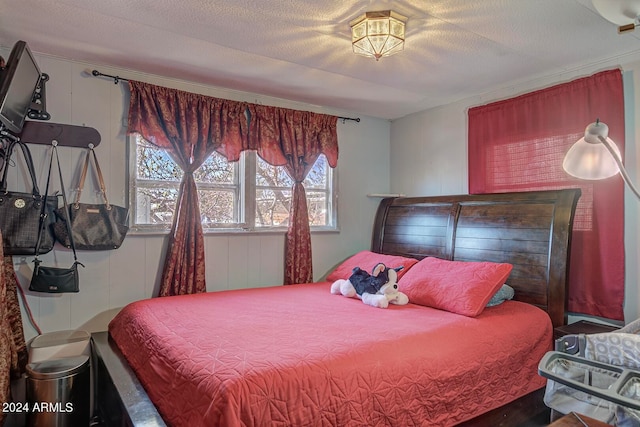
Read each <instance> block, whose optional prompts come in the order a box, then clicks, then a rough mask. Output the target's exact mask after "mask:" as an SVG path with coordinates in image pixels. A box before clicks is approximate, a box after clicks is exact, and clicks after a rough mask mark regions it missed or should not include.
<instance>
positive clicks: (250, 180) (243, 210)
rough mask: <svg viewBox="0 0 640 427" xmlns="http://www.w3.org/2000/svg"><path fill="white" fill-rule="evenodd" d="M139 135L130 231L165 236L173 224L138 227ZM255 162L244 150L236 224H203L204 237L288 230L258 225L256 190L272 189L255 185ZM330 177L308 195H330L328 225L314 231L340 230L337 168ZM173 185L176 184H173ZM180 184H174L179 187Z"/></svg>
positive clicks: (131, 153)
mask: <svg viewBox="0 0 640 427" xmlns="http://www.w3.org/2000/svg"><path fill="white" fill-rule="evenodd" d="M137 138H138V136H137V135H130V136H129V137H128V138H127V145H128V150H127V151H128V157H129V161H128V165H129V173H128V181H129V182H128V192H129V194H128V199H129V206H130V210H131V212H130V215H129V216H130V218H131V220H130V221H131V228H130V232H133V233H141V234H166V233H169V231H170V229H171V224H136V223H135V221H136V215H137V201H136V200H135V197H136V196H135V195H136V188H137V187H139V186H140V184H139V182H138V179H137V171H136V148H137ZM256 159H257V154H256V152H255V151H244V152H243V153H242V154H241V157H240V161H238V162H235V163H234V165H235V167H236V171H235V172H236V173H235V177H236V180H237V187H236V188H237V189H238V190H237V194H236V195H237V200H238V203H237V205H236V206H235V210H237V212H235V213H234V215H236V218H237V222H234V223H226V224H215V225H212V224H203V232H204V233H205V234H215V233H235V232H251V233H265V232H266V233H269V232H283V231H286V229H287V227H284V226H273V227H269V226H266V227H265V226H255V216H256V213H255V209H256V190H257V189H258V188H269V187H262V186H257V185H256ZM327 169H328V176H327V177H326V182H327V185H326V188H325V189H324V190H322V189H317V188H313V189H306V190H307V193H309V192H317V191H320V192H325V193H326V194H327V217H326V221H327V225H323V226H317V225H312V226H311V231H312V232H318V231H338V230H339V227H338V215H337V212H338V204H337V201H338V194H337V193H338V192H337V189H338V185H337V171H336V168H331V167H328V168H327ZM164 182H165V181H157V182H156V181H149V180H145V183H144V186H145V187H148V186H149V184H151V185H152V186H158V187H163V183H164ZM171 185H172V186H173V185H174V184H173V183H172V184H171ZM179 185H180V183H179V182H178V183H175V186H176V188H177V187H179ZM202 185H203V184H202V183H198V188H201V186H202ZM205 185H206V186H207V187H208V188H221V187H227V188H228V187H229V186H228V185H224V184H223V185H216V184H205ZM283 189H286V190H292V189H291V188H290V187H287V188H284V187H283Z"/></svg>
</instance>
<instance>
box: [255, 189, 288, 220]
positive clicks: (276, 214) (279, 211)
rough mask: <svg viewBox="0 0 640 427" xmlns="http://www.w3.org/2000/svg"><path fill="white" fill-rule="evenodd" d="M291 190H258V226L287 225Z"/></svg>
mask: <svg viewBox="0 0 640 427" xmlns="http://www.w3.org/2000/svg"><path fill="white" fill-rule="evenodd" d="M289 206H291V190H256V227H277V226H286V225H287V224H288V222H289V221H288V220H289Z"/></svg>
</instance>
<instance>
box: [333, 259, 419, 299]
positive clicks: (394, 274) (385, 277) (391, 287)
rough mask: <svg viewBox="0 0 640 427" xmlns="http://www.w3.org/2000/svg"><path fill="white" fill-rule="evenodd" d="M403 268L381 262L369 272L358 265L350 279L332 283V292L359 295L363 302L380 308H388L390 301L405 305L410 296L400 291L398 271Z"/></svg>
mask: <svg viewBox="0 0 640 427" xmlns="http://www.w3.org/2000/svg"><path fill="white" fill-rule="evenodd" d="M402 268H403V267H398V268H387V267H386V266H385V265H384V264H382V263H379V264H378V265H376V266H375V267H374V268H373V271H372V274H369V273H367V272H366V271H364V270H362V269H361V268H360V267H356V268H354V269H353V274H351V277H349V280H345V279H339V280H336V281H335V282H333V283H332V284H331V293H332V294H336V295H337V294H342V295H344V296H345V297H350V298H353V297H358V298H361V299H362V302H363V303H365V304H367V305H370V306H372V307H378V308H387V307H388V306H389V303H391V304H397V305H405V304H407V303H408V302H409V297H407V295H406V294H404V293H402V292H400V291H398V284H397V282H398V271H400V270H401V269H402Z"/></svg>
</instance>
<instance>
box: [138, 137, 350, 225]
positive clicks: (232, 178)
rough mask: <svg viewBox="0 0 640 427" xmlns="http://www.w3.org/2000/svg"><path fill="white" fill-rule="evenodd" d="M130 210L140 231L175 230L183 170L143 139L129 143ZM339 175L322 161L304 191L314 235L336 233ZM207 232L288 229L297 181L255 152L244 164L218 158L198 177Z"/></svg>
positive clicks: (246, 154)
mask: <svg viewBox="0 0 640 427" xmlns="http://www.w3.org/2000/svg"><path fill="white" fill-rule="evenodd" d="M130 156H131V159H132V161H131V162H130V164H131V174H130V179H129V193H130V198H131V204H130V206H131V207H132V208H133V209H132V217H133V221H134V223H133V224H132V225H133V228H134V229H135V230H139V231H143V230H148V231H165V230H169V229H170V228H171V223H172V221H173V214H174V211H175V207H176V202H177V197H178V190H179V187H180V181H181V179H182V176H183V172H182V170H181V169H180V168H179V167H178V165H177V164H176V163H175V162H174V161H173V159H172V158H171V156H169V154H168V153H167V152H166V151H165V150H163V149H160V148H157V147H155V146H154V145H152V144H150V143H149V142H147V141H145V140H144V139H143V138H142V137H140V136H139V135H136V136H135V137H134V136H132V137H131V138H130ZM334 173H335V171H334V170H333V169H332V168H330V167H329V165H328V163H327V161H326V158H325V157H324V156H320V157H319V158H318V160H317V161H316V163H315V164H314V166H313V169H312V170H311V172H309V174H308V175H307V178H306V179H305V181H304V183H303V185H304V187H305V190H306V193H307V205H308V209H309V222H310V224H311V227H312V230H314V229H316V230H318V229H336V228H337V227H336V203H335V191H334ZM194 179H195V181H196V185H197V187H198V196H199V201H200V216H201V218H202V227H203V229H204V230H205V232H207V231H215V230H230V229H244V230H247V231H252V230H273V229H280V228H283V227H284V228H286V226H287V221H288V218H289V206H290V205H291V195H292V190H291V187H292V185H293V180H292V179H291V178H290V177H289V175H288V174H287V172H286V171H285V168H284V167H278V166H271V165H269V164H268V163H267V162H265V161H264V160H262V159H261V158H260V157H259V156H257V155H256V153H255V152H248V151H247V152H244V153H243V156H242V159H241V160H240V161H239V162H227V160H226V159H225V158H224V157H223V156H222V155H220V154H218V153H213V154H212V155H211V156H209V158H208V159H207V160H206V161H205V163H204V164H203V165H202V166H201V167H200V168H199V169H198V170H197V171H196V172H195V173H194Z"/></svg>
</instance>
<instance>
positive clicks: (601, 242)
mask: <svg viewBox="0 0 640 427" xmlns="http://www.w3.org/2000/svg"><path fill="white" fill-rule="evenodd" d="M598 118H599V119H600V121H602V122H604V123H606V124H607V125H608V126H609V130H610V135H609V136H610V137H611V138H612V139H613V140H614V141H615V142H616V143H617V145H618V147H619V148H620V151H621V152H622V153H624V99H623V88H622V75H621V72H620V70H610V71H604V72H601V73H598V74H595V75H593V76H590V77H586V78H581V79H577V80H574V81H572V82H569V83H565V84H560V85H557V86H553V87H550V88H547V89H544V90H540V91H536V92H533V93H529V94H526V95H522V96H519V97H516V98H512V99H508V100H505V101H500V102H495V103H492V104H489V105H485V106H481V107H476V108H472V109H470V110H469V139H468V141H469V153H468V156H469V192H470V193H492V192H507V191H529V190H545V189H558V188H568V187H574V188H575V187H579V188H581V189H582V197H581V198H580V200H579V203H578V209H577V212H576V219H575V222H574V229H573V239H572V243H571V262H570V273H569V297H568V298H569V300H568V309H569V311H570V312H573V313H582V314H588V315H594V316H600V317H605V318H609V319H615V320H623V319H624V314H623V303H624V245H623V242H624V198H623V197H624V184H623V181H622V180H621V179H620V177H618V176H616V177H613V178H610V179H607V180H603V181H581V180H577V179H575V178H572V177H571V176H569V175H568V174H566V173H565V172H564V170H563V169H562V160H563V158H564V155H565V153H566V152H567V150H568V149H569V147H571V145H572V144H573V143H574V142H576V141H577V140H578V139H579V138H581V137H582V136H584V129H585V127H586V126H587V125H588V124H589V123H592V122H594V121H596V119H598Z"/></svg>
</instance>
